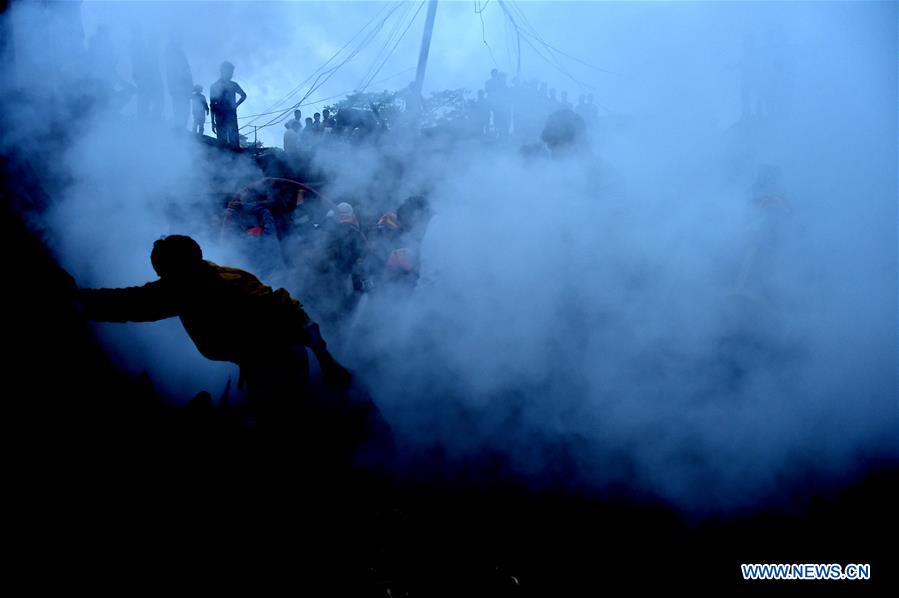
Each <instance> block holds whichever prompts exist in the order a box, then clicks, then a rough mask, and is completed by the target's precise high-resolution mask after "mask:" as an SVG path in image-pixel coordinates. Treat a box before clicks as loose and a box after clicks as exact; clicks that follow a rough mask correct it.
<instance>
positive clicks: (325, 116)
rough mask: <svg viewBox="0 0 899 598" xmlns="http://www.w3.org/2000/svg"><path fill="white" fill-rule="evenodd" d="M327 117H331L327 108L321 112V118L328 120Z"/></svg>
mask: <svg viewBox="0 0 899 598" xmlns="http://www.w3.org/2000/svg"><path fill="white" fill-rule="evenodd" d="M329 116H331V111H330V110H328V109H327V108H325V109H324V110H322V117H324V118H328V117H329Z"/></svg>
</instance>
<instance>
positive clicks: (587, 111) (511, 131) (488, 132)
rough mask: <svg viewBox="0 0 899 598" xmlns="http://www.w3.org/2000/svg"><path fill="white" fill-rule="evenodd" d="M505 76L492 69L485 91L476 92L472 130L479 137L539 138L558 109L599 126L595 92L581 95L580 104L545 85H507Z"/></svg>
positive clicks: (471, 118)
mask: <svg viewBox="0 0 899 598" xmlns="http://www.w3.org/2000/svg"><path fill="white" fill-rule="evenodd" d="M506 78H507V76H506V74H505V73H503V72H501V71H499V70H497V69H493V70H492V71H490V78H489V79H487V81H486V82H485V83H484V88H483V89H479V90H478V91H477V98H476V99H474V100H473V101H472V102H471V105H470V108H469V112H470V122H471V127H472V129H473V130H474V131H475V133H476V134H478V135H485V136H488V137H498V138H500V139H502V138H506V137H508V136H509V135H515V136H517V137H521V138H530V139H536V138H537V137H539V135H540V131H541V129H542V128H543V124H544V123H545V122H546V119H547V118H548V117H549V115H550V114H552V113H553V112H556V111H558V110H572V111H574V112H575V113H576V114H578V115H579V116H580V117H581V118H583V119H584V122H585V123H586V124H587V125H588V126H594V125H596V123H597V121H598V120H599V108H598V105H597V104H596V101H595V98H594V96H593V94H592V93H586V94H585V93H582V94H580V95H579V96H578V102H577V104H572V103H571V102H570V101H569V99H568V92H567V91H562V92H561V93H560V94H557V92H556V89H555V88H548V86H547V84H546V83H545V82H540V81H537V80H528V81H520V80H519V78H518V77H515V78H513V79H512V84H511V85H508V84H507V83H506Z"/></svg>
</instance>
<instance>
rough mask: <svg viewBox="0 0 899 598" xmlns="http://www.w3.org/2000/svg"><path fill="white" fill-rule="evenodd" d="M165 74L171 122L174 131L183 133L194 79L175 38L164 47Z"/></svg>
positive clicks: (185, 57)
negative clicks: (170, 104) (170, 103)
mask: <svg viewBox="0 0 899 598" xmlns="http://www.w3.org/2000/svg"><path fill="white" fill-rule="evenodd" d="M165 74H166V78H167V83H168V86H169V97H170V98H171V99H172V120H173V122H174V123H175V129H176V130H179V131H183V130H184V125H185V124H186V123H187V115H188V111H189V110H190V106H191V101H192V98H191V91H192V89H193V86H194V79H193V74H192V73H191V71H190V64H189V63H188V62H187V56H185V55H184V51H183V50H182V49H181V44H180V43H179V41H178V39H177V38H175V37H172V38H171V39H169V43H168V44H166V47H165Z"/></svg>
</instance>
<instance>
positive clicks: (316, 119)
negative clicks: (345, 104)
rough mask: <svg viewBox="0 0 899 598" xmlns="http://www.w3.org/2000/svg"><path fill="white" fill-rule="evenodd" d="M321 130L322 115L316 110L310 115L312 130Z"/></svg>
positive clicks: (314, 131)
mask: <svg viewBox="0 0 899 598" xmlns="http://www.w3.org/2000/svg"><path fill="white" fill-rule="evenodd" d="M322 130H323V129H322V115H321V114H320V113H318V112H316V113H315V114H313V115H312V132H313V133H321V132H322Z"/></svg>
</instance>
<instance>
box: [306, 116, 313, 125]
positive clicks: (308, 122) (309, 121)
mask: <svg viewBox="0 0 899 598" xmlns="http://www.w3.org/2000/svg"><path fill="white" fill-rule="evenodd" d="M311 124H312V119H311V118H309V117H308V116H307V117H306V126H307V127H308V126H309V125H311Z"/></svg>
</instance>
